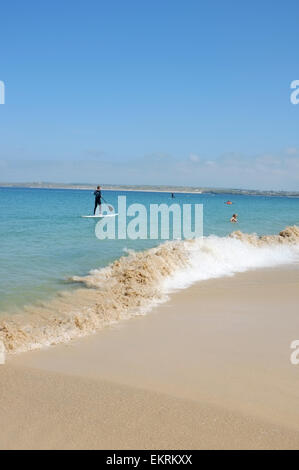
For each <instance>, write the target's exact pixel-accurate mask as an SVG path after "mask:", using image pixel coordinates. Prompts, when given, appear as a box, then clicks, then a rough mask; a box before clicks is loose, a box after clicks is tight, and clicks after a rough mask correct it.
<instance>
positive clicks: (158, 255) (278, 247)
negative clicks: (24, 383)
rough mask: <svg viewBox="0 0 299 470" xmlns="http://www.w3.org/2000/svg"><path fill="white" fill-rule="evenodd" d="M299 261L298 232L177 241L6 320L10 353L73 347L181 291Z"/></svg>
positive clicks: (1, 322)
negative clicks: (74, 342) (73, 342)
mask: <svg viewBox="0 0 299 470" xmlns="http://www.w3.org/2000/svg"><path fill="white" fill-rule="evenodd" d="M298 260H299V227H296V226H294V227H288V228H286V229H285V230H283V231H282V232H281V233H280V234H279V235H271V236H262V237H259V236H257V235H254V234H253V235H249V234H244V233H242V232H234V233H232V234H231V235H230V236H228V237H216V236H209V237H205V238H202V239H196V240H184V241H170V242H165V243H163V244H161V245H159V246H158V247H155V248H151V249H149V250H146V251H143V252H131V251H130V252H129V254H128V256H123V257H122V258H120V259H118V260H116V261H114V262H113V263H112V264H111V265H109V266H107V267H105V268H102V269H95V270H93V271H91V272H90V273H89V274H88V275H87V276H83V277H77V276H75V277H73V278H71V281H75V282H78V283H80V284H81V287H80V288H78V289H76V290H75V291H73V292H63V293H60V294H57V295H56V297H55V298H54V299H53V300H51V301H49V302H46V303H40V304H38V305H34V306H30V307H28V308H24V311H23V312H22V313H21V314H15V315H3V316H1V317H0V318H1V319H0V340H2V341H3V343H4V345H5V348H6V351H7V352H23V351H28V350H32V349H38V348H41V347H43V346H49V345H52V344H58V343H64V342H68V341H70V340H72V339H75V338H78V337H81V336H85V335H89V334H92V333H95V332H96V331H99V330H101V329H102V328H104V327H106V326H109V325H111V324H113V323H115V322H119V321H121V320H124V319H128V318H131V317H133V316H136V315H142V314H145V313H146V312H148V311H149V309H151V308H152V307H153V306H154V305H155V304H157V303H159V302H162V301H165V300H166V299H167V295H168V293H169V292H171V291H172V290H174V289H179V288H184V287H187V286H188V285H190V284H192V283H194V282H196V281H200V280H206V279H211V278H216V277H221V276H228V275H233V274H234V273H237V272H242V271H246V270H249V269H254V268H259V267H267V266H277V265H280V264H287V263H293V262H297V261H298Z"/></svg>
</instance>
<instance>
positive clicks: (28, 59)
mask: <svg viewBox="0 0 299 470" xmlns="http://www.w3.org/2000/svg"><path fill="white" fill-rule="evenodd" d="M0 17H1V28H0V44H1V55H0V80H2V81H4V83H5V86H6V88H5V91H6V103H5V105H0V181H41V180H42V181H57V182H90V183H98V182H100V183H103V184H105V183H116V184H118V183H124V184H126V183H128V184H180V185H181V184H182V185H199V186H200V185H203V186H221V187H225V186H233V187H248V188H265V189H271V188H273V189H292V190H299V150H298V149H299V132H298V131H299V105H297V106H295V105H292V104H291V102H290V93H291V90H290V83H291V82H292V81H293V80H296V79H299V60H298V44H299V3H298V0H285V1H282V0H281V1H279V0H275V1H273V0H251V1H244V0H242V1H241V0H216V1H212V0H196V1H195V0H180V1H178V0H147V1H144V0H139V1H135V0H84V1H83V0H59V1H57V0H51V1H50V0H48V1H40V0H36V1H33V0H28V1H24V0H10V1H9V2H1V6H0Z"/></svg>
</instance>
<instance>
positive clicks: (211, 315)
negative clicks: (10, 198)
mask: <svg viewBox="0 0 299 470" xmlns="http://www.w3.org/2000/svg"><path fill="white" fill-rule="evenodd" d="M298 286H299V269H298V267H293V268H290V267H287V268H279V269H272V270H257V271H254V272H253V271H252V272H247V273H243V274H238V275H236V276H235V277H232V278H222V279H218V280H210V281H205V282H201V283H198V284H196V285H194V286H192V287H191V288H189V289H186V290H184V291H179V292H177V293H175V294H173V295H172V296H171V298H170V300H169V302H167V303H165V304H163V305H160V306H158V307H157V308H155V309H154V310H153V311H152V312H151V313H150V314H148V315H147V316H145V317H139V318H135V319H131V320H129V321H127V322H123V323H121V324H118V325H117V326H115V327H114V328H107V329H105V330H104V331H102V332H100V333H99V334H96V335H94V336H91V337H87V338H84V339H81V340H79V341H76V342H73V343H71V344H69V345H61V346H57V347H52V348H49V349H46V350H43V351H35V352H30V353H26V354H20V355H15V356H10V357H9V358H8V361H7V364H6V365H5V366H0V402H1V408H0V422H1V428H0V448H5V449H14V448H25V449H36V448H50V449H57V448H59V449H61V448H64V449H65V448H72V449H73V448H74V449H78V448H98V449H101V448H102V449H133V448H137V449H138V448H139V449H157V448H159V449H170V448H177V449H182V448H185V449H201V448H205V449H207V448H213V449H215V448H227V449H228V448H251V449H252V448H256V449H257V448H275V449H276V448H299V366H294V365H291V363H290V354H291V349H290V343H291V342H292V341H293V340H294V339H298V338H299V315H298V302H297V301H298Z"/></svg>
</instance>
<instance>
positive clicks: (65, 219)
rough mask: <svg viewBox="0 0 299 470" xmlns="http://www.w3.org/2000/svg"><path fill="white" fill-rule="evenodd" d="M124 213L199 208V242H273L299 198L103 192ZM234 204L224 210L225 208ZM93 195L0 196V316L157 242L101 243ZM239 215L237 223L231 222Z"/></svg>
mask: <svg viewBox="0 0 299 470" xmlns="http://www.w3.org/2000/svg"><path fill="white" fill-rule="evenodd" d="M119 195H123V196H126V197H127V205H129V204H132V203H141V204H144V205H145V206H146V207H149V204H151V203H156V204H161V203H166V204H172V203H176V204H180V205H182V204H187V203H190V204H195V203H197V204H203V210H204V226H203V229H204V235H205V236H208V235H211V234H213V235H217V236H219V237H225V236H227V235H228V234H230V233H231V232H232V231H233V230H241V231H242V232H244V233H257V234H259V235H262V234H277V233H279V232H280V231H281V230H283V229H284V228H285V227H287V226H292V225H299V198H290V197H264V196H252V195H233V196H232V195H230V194H208V193H206V194H182V193H180V194H176V195H175V199H171V195H170V194H169V193H157V192H142V191H140V192H135V191H134V192H133V191H128V192H125V191H122V192H119V191H117V192H116V191H103V196H104V198H105V199H106V200H107V202H108V203H109V204H112V205H113V206H114V207H115V208H116V210H117V197H118V196H119ZM228 199H230V200H232V201H233V205H232V206H227V205H226V204H225V201H227V200H228ZM93 205H94V196H93V193H92V192H91V191H85V190H69V189H68V190H62V189H28V188H26V189H24V188H0V279H1V283H0V311H1V312H10V313H11V314H13V313H15V312H17V311H18V309H20V308H22V307H23V306H24V305H30V304H32V303H36V302H41V301H44V300H47V299H49V298H51V297H52V296H53V295H54V294H55V293H56V292H57V291H59V290H62V289H63V290H65V289H73V288H75V285H74V284H73V283H72V282H70V281H69V280H68V279H69V278H70V277H71V276H84V275H87V274H88V272H89V271H90V270H92V269H95V268H101V267H104V266H106V265H108V264H109V263H110V262H112V261H113V260H115V259H117V258H119V257H120V256H122V255H124V254H126V250H127V249H133V250H135V251H139V250H144V249H146V248H150V247H152V246H155V245H158V244H159V243H161V240H117V239H116V240H99V239H98V238H97V237H96V236H95V225H96V221H95V220H88V219H82V218H81V215H83V214H91V213H92V211H93ZM234 212H236V213H238V216H239V222H238V224H237V225H235V226H232V224H231V223H230V222H229V219H230V217H231V215H232V213H234Z"/></svg>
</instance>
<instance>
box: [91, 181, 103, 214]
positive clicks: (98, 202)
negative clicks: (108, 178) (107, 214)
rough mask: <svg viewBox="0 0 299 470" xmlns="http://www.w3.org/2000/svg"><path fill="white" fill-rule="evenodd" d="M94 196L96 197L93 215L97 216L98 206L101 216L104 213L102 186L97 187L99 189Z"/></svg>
mask: <svg viewBox="0 0 299 470" xmlns="http://www.w3.org/2000/svg"><path fill="white" fill-rule="evenodd" d="M93 194H94V196H95V201H94V211H93V215H95V213H96V210H97V207H98V206H99V211H100V214H101V212H102V192H101V186H97V189H96V191H94V193H93Z"/></svg>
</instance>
